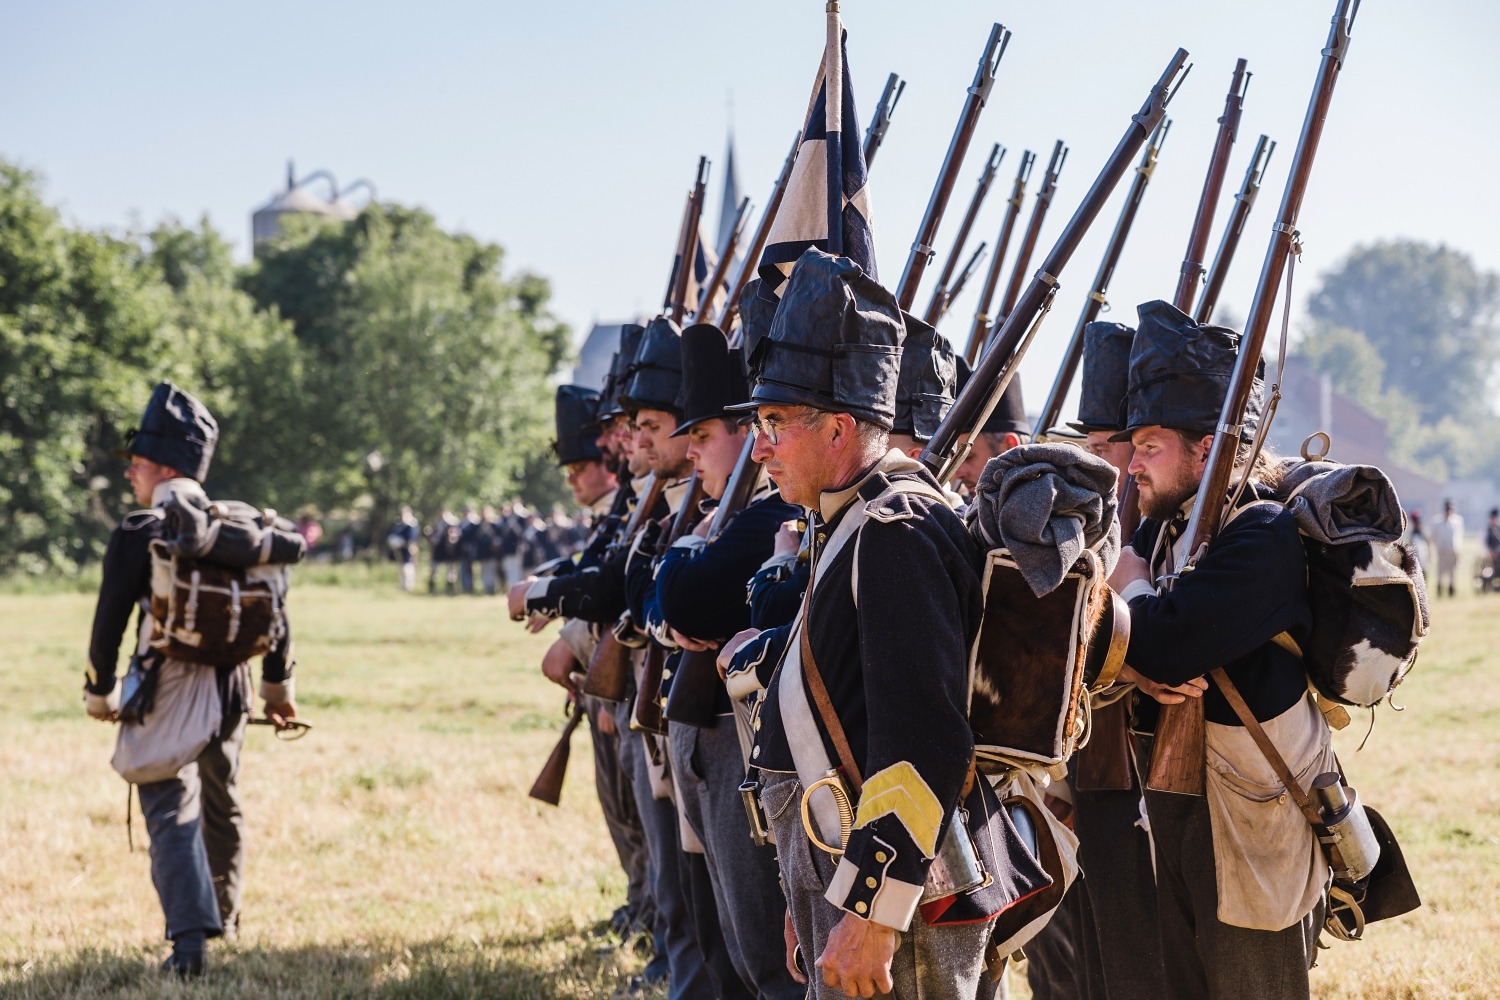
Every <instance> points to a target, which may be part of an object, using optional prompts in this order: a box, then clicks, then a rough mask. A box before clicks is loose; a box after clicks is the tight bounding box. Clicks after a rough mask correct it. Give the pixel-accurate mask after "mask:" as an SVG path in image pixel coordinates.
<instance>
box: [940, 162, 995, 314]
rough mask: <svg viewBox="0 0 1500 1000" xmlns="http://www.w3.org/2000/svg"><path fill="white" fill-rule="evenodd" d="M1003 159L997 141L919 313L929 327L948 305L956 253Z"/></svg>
mask: <svg viewBox="0 0 1500 1000" xmlns="http://www.w3.org/2000/svg"><path fill="white" fill-rule="evenodd" d="M1004 158H1005V147H1004V146H1002V145H1000V144H999V143H998V142H997V143H995V148H994V149H992V150H990V156H989V159H988V160H986V161H985V163H984V170H982V171H981V172H980V174H979V183H978V185H976V186H975V188H974V197H972V198H970V199H969V207H968V208H967V209H966V210H965V211H964V217H963V221H962V222H961V223H959V226H958V235H957V236H955V237H954V238H953V251H952V252H951V253H950V254H948V259H947V260H945V261H943V270H942V273H941V274H940V275H938V281H937V287H935V288H934V289H933V290H932V301H931V302H929V303H928V304H927V311H926V312H925V313H924V314H923V315H922V320H923V322H925V323H926V324H927V325H928V326H935V325H937V321H938V317H940V316H941V315H942V314H943V311H944V310H946V309H947V308H948V299H949V298H950V289H949V287H948V283H949V282H950V281H952V280H953V272H954V269H955V267H956V266H957V264H958V258H959V255H960V254H962V253H963V252H964V244H965V243H967V242H968V241H969V232H970V230H972V229H973V228H974V220H975V218H977V217H978V215H979V209H980V207H981V206H982V205H983V204H984V198H985V195H987V194H988V193H989V190H990V185H991V184H993V183H994V180H995V173H996V171H998V170H999V169H1000V161H1001V160H1002V159H1004Z"/></svg>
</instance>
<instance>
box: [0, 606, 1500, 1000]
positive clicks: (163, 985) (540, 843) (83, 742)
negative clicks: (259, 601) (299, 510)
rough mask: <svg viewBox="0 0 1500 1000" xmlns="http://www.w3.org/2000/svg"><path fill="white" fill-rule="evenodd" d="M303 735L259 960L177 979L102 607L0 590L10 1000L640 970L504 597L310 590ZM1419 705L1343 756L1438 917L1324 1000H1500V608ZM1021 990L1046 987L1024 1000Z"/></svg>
mask: <svg viewBox="0 0 1500 1000" xmlns="http://www.w3.org/2000/svg"><path fill="white" fill-rule="evenodd" d="M304 584H306V585H303V586H301V587H300V589H299V590H298V592H297V593H296V595H295V597H294V600H293V612H294V614H295V616H296V618H295V621H296V627H297V630H298V637H299V638H298V658H299V660H300V666H299V678H300V679H299V687H300V691H301V698H300V703H301V705H302V708H303V712H304V714H305V715H306V716H307V717H308V718H309V719H311V720H313V721H314V722H315V723H316V724H317V728H316V730H315V731H314V732H313V733H312V734H311V735H310V736H308V737H307V738H306V739H304V740H302V741H301V742H298V743H278V742H276V741H275V740H273V739H272V738H271V737H270V734H269V732H268V731H265V730H256V731H252V732H251V734H250V735H249V737H248V740H247V746H246V751H245V760H244V770H243V780H242V784H243V788H244V793H245V800H246V812H247V818H248V825H249V860H248V870H247V876H246V890H245V915H244V923H243V925H242V930H241V935H240V938H239V941H238V943H236V944H234V945H228V946H215V947H214V948H213V949H212V950H211V956H210V957H211V969H210V973H209V975H208V977H207V978H206V980H204V981H203V982H201V983H198V984H193V985H178V984H176V983H167V982H166V981H164V980H163V979H162V978H160V977H159V976H158V975H157V974H156V973H155V971H154V970H155V967H156V965H157V964H158V962H159V961H160V959H161V957H162V956H163V955H164V954H165V950H166V949H165V945H164V944H163V942H162V934H161V931H162V928H161V917H160V913H159V910H158V908H157V903H156V899H155V896H154V893H153V892H152V890H151V886H150V875H149V869H148V858H147V855H146V853H145V850H144V847H143V841H144V831H143V830H142V829H141V826H140V820H139V817H137V819H136V831H135V837H136V850H135V852H134V853H131V852H129V851H128V850H127V846H126V833H125V828H124V820H125V794H124V792H125V788H126V786H125V785H124V783H123V782H121V781H120V779H119V778H118V777H117V776H116V775H115V774H114V772H113V771H112V770H111V769H110V767H109V756H110V752H111V748H112V741H113V729H112V727H109V726H106V725H104V724H100V723H97V722H93V721H91V720H89V719H87V718H86V717H85V716H84V714H83V710H82V706H81V704H80V694H79V684H80V681H81V673H82V667H83V659H84V650H85V648H86V646H87V632H88V623H89V618H90V615H91V612H92V599H91V598H90V597H88V596H87V595H82V594H77V593H51V594H46V593H29V594H12V595H8V596H0V622H3V623H4V632H5V635H6V638H7V642H6V649H7V651H8V652H9V654H10V655H9V656H8V657H7V663H6V665H5V668H4V669H3V670H0V704H3V705H4V709H3V715H0V719H3V722H4V724H3V726H0V831H3V834H4V836H3V838H0V997H26V998H42V997H47V998H52V997H59V998H60V997H69V998H73V997H77V998H84V997H89V998H92V997H128V998H147V997H158V996H172V997H177V996H181V997H235V996H247V997H278V998H319V1000H324V998H342V997H351V998H352V997H414V998H415V997H423V998H426V997H598V996H607V995H608V994H609V993H610V992H611V991H612V990H613V989H614V988H615V987H616V985H617V984H618V983H619V982H620V980H621V978H622V977H624V976H627V975H629V974H630V973H631V972H633V971H636V970H637V969H638V968H639V965H640V959H639V957H637V956H636V955H634V954H632V953H631V952H629V951H628V950H620V949H617V948H615V947H613V942H612V940H611V939H610V938H609V937H607V936H606V935H604V934H603V933H602V922H603V921H604V920H605V919H606V918H607V916H608V914H609V913H610V911H611V910H612V909H613V908H614V907H615V906H616V905H618V903H619V902H620V901H621V899H622V897H623V891H624V889H623V879H622V877H621V875H620V872H619V870H618V866H617V864H616V863H615V860H614V854H613V851H612V850H611V848H610V847H609V843H608V838H607V836H606V834H605V832H604V827H603V822H602V820H601V819H600V816H599V808H598V803H597V801H596V800H595V798H594V796H593V788H592V779H591V774H590V756H589V752H588V745H587V740H588V736H587V734H586V732H585V733H580V734H579V736H578V738H577V739H576V740H575V743H574V749H573V768H572V770H571V774H570V775H569V779H568V784H567V787H566V789H565V791H564V794H563V806H562V808H561V809H560V810H555V809H551V808H549V807H547V806H543V805H541V804H539V803H536V802H534V801H532V800H531V799H529V798H527V797H526V789H527V788H528V787H529V785H530V783H531V780H532V778H533V777H534V776H535V773H536V771H537V769H538V767H539V766H540V765H541V763H542V761H543V760H544V759H545V757H546V755H547V753H548V751H549V750H550V748H551V746H552V743H553V741H554V736H555V732H556V730H557V728H558V725H559V724H560V722H561V719H562V699H561V697H560V696H559V694H558V693H557V690H556V689H555V688H553V687H552V686H551V685H549V684H548V683H547V682H545V681H544V680H542V679H541V677H540V675H539V674H538V672H537V669H536V664H537V662H538V659H539V657H540V654H541V652H542V650H543V649H544V648H545V646H546V644H547V643H548V642H550V641H551V638H552V633H551V632H549V633H547V634H546V635H544V636H541V637H531V636H525V635H523V634H522V633H521V630H520V629H519V628H518V627H516V626H515V625H513V624H512V623H510V622H509V621H507V620H506V618H505V614H504V610H503V607H502V606H501V604H500V602H499V601H498V600H495V599H483V598H474V599H448V598H428V597H425V596H422V597H417V596H409V595H402V594H399V593H396V592H394V591H393V590H388V589H373V590H372V589H366V588H362V587H357V586H347V585H345V586H331V585H315V584H310V583H309V582H307V581H304ZM1435 612H1436V616H1437V621H1436V626H1435V629H1434V635H1433V637H1432V638H1431V640H1429V642H1428V644H1427V646H1426V647H1425V648H1424V651H1423V653H1422V657H1421V661H1420V662H1419V664H1418V666H1417V669H1416V673H1415V674H1414V675H1413V676H1412V678H1411V680H1410V681H1409V682H1408V683H1407V685H1405V686H1404V687H1403V688H1402V689H1401V691H1400V693H1399V697H1398V699H1397V700H1398V701H1400V702H1401V703H1403V704H1404V705H1406V706H1407V709H1408V710H1407V711H1406V712H1404V713H1395V712H1392V711H1390V710H1389V709H1382V710H1381V711H1380V712H1379V713H1378V718H1377V721H1376V723H1375V730H1374V733H1373V735H1372V736H1371V737H1370V740H1369V744H1368V746H1367V747H1366V748H1365V749H1364V750H1363V751H1361V752H1356V750H1355V748H1356V747H1357V745H1358V743H1359V741H1360V739H1361V737H1362V736H1363V735H1364V730H1365V726H1366V724H1367V721H1368V720H1367V719H1366V718H1364V717H1356V723H1355V725H1354V726H1352V727H1351V728H1350V730H1347V731H1346V732H1345V733H1344V734H1341V735H1340V736H1339V737H1338V743H1339V748H1340V751H1341V756H1342V759H1343V760H1344V763H1345V765H1346V768H1347V770H1348V771H1349V773H1350V776H1351V780H1352V781H1353V782H1354V783H1355V784H1356V786H1357V787H1358V788H1359V790H1360V793H1361V795H1362V796H1363V797H1364V798H1365V799H1366V800H1367V801H1368V802H1370V803H1371V804H1373V805H1376V806H1377V807H1379V808H1380V809H1381V810H1382V811H1383V812H1384V813H1385V814H1386V815H1387V816H1388V817H1389V818H1391V820H1392V822H1393V825H1394V826H1395V827H1396V829H1397V832H1398V833H1399V834H1400V836H1401V838H1402V840H1403V843H1404V845H1405V847H1406V851H1407V855H1408V858H1409V859H1410V861H1411V864H1412V867H1413V869H1414V871H1415V874H1416V878H1417V881H1418V885H1419V888H1420V889H1421V890H1422V893H1423V896H1424V899H1425V902H1426V905H1425V906H1424V907H1423V909H1421V910H1420V911H1418V912H1417V913H1416V914H1413V915H1409V916H1407V917H1403V918H1401V919H1399V920H1397V921H1394V922H1391V923H1387V924H1383V925H1376V926H1374V927H1372V928H1371V929H1370V931H1369V933H1368V936H1367V939H1366V940H1365V941H1364V942H1362V943H1358V944H1338V945H1335V946H1334V947H1333V949H1332V950H1331V951H1328V952H1325V953H1324V957H1323V959H1322V961H1321V962H1320V966H1319V968H1318V969H1317V970H1316V971H1315V972H1314V974H1313V976H1314V979H1313V981H1314V984H1315V986H1314V992H1315V995H1317V996H1319V997H1328V998H1334V997H1338V998H1345V997H1349V998H1352V997H1454V996H1474V997H1479V996H1493V995H1495V994H1496V992H1497V990H1500V987H1497V986H1495V984H1494V981H1493V979H1492V974H1493V970H1495V969H1496V968H1500V915H1497V912H1496V907H1495V906H1494V903H1493V896H1492V895H1491V894H1492V893H1493V892H1494V891H1495V889H1496V885H1497V882H1500V878H1497V873H1500V787H1497V784H1496V782H1495V780H1494V775H1495V773H1496V765H1497V763H1500V742H1497V740H1496V735H1497V733H1500V678H1497V677H1496V676H1495V675H1494V674H1492V673H1491V672H1490V671H1491V670H1495V669H1496V668H1497V666H1500V659H1497V656H1496V650H1497V648H1500V614H1497V612H1500V598H1491V599H1489V600H1484V599H1480V598H1477V597H1466V598H1460V599H1459V600H1457V601H1449V602H1441V603H1439V604H1437V606H1436V609H1435ZM1016 994H1017V995H1024V989H1019V990H1017V991H1016Z"/></svg>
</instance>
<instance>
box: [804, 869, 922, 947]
mask: <svg viewBox="0 0 1500 1000" xmlns="http://www.w3.org/2000/svg"><path fill="white" fill-rule="evenodd" d="M858 878H859V869H858V868H856V867H855V866H854V862H852V861H849V860H848V859H847V858H840V859H839V866H838V868H837V869H836V870H835V871H834V873H833V878H832V879H830V880H829V882H828V891H827V892H825V893H824V894H823V898H824V899H826V900H828V901H829V902H830V903H832V904H833V905H834V906H836V907H838V908H839V909H841V910H844V911H845V912H846V913H853V914H854V915H855V916H856V917H859V918H860V919H861V920H873V921H875V922H876V923H877V924H882V925H884V926H886V927H894V928H896V930H898V931H905V930H908V929H910V927H911V921H912V917H914V916H916V913H917V906H918V905H919V904H920V903H921V902H922V887H921V886H920V885H912V884H911V883H910V882H903V881H901V880H900V879H897V878H891V877H889V876H887V877H885V878H883V879H881V880H880V887H879V888H878V889H876V890H875V896H874V898H873V899H871V900H870V902H869V904H868V909H869V912H868V913H860V912H858V911H857V910H850V909H848V908H847V906H846V905H845V904H847V903H848V902H849V895H850V893H852V892H853V891H854V888H855V885H856V883H857V879H858Z"/></svg>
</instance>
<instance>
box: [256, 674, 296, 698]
mask: <svg viewBox="0 0 1500 1000" xmlns="http://www.w3.org/2000/svg"><path fill="white" fill-rule="evenodd" d="M260 697H261V700H263V701H268V702H270V703H272V704H274V705H285V704H286V703H287V702H289V701H296V700H297V678H295V677H288V678H287V679H286V680H284V681H282V682H281V683H280V684H278V683H276V682H275V681H268V680H266V679H265V678H261V681H260Z"/></svg>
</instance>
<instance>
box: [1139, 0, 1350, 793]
mask: <svg viewBox="0 0 1500 1000" xmlns="http://www.w3.org/2000/svg"><path fill="white" fill-rule="evenodd" d="M1358 12H1359V0H1338V6H1337V8H1336V9H1335V10H1334V13H1333V21H1332V23H1331V25H1330V27H1329V30H1328V42H1327V44H1326V45H1325V46H1324V47H1323V53H1322V56H1323V58H1322V61H1321V62H1320V63H1319V66H1318V77H1317V82H1316V83H1315V84H1314V86H1313V93H1312V98H1311V100H1310V101H1309V102H1308V107H1307V116H1306V117H1305V118H1304V119H1303V121H1302V132H1301V134H1300V135H1299V136H1298V138H1297V151H1296V152H1295V153H1294V154H1293V155H1292V165H1291V169H1290V172H1289V173H1288V175H1287V181H1286V190H1285V191H1284V192H1283V193H1282V196H1281V208H1280V210H1279V211H1278V212H1277V213H1276V223H1275V225H1273V226H1272V227H1271V241H1270V245H1269V246H1268V247H1267V248H1266V258H1265V261H1264V263H1263V264H1262V265H1261V270H1260V280H1259V281H1258V282H1257V283H1256V286H1255V297H1254V299H1252V301H1251V306H1250V315H1249V318H1247V319H1246V320H1245V332H1244V334H1243V336H1241V338H1240V349H1239V355H1238V356H1237V357H1236V358H1235V362H1234V373H1233V374H1232V375H1231V376H1230V381H1229V391H1228V393H1226V394H1225V397H1224V406H1223V408H1222V409H1221V410H1220V411H1219V423H1218V430H1217V431H1215V433H1214V442H1213V446H1212V447H1211V448H1210V449H1209V453H1208V462H1207V465H1206V466H1205V468H1204V471H1203V479H1202V480H1201V481H1200V482H1199V484H1198V498H1197V501H1196V503H1195V504H1194V505H1193V513H1192V515H1191V516H1190V517H1189V519H1188V523H1187V528H1186V529H1185V534H1186V535H1187V537H1188V539H1189V542H1188V557H1187V560H1186V561H1185V563H1184V565H1183V567H1182V568H1181V572H1180V574H1179V575H1180V576H1186V575H1187V574H1190V573H1192V572H1193V570H1194V567H1196V566H1197V564H1198V560H1199V559H1200V558H1202V555H1203V552H1204V550H1205V549H1206V548H1207V547H1208V546H1209V544H1210V543H1211V542H1212V541H1213V539H1214V537H1215V535H1216V534H1217V532H1218V531H1219V528H1220V527H1221V524H1222V521H1223V518H1224V512H1225V508H1226V507H1227V506H1228V503H1229V484H1230V480H1231V478H1232V477H1233V475H1234V469H1235V465H1236V462H1237V459H1238V457H1239V450H1240V430H1241V427H1242V425H1243V423H1244V419H1245V407H1246V406H1247V404H1248V403H1249V401H1250V393H1251V390H1252V389H1253V388H1254V384H1255V371H1256V368H1257V366H1258V365H1259V364H1260V358H1261V352H1262V349H1263V348H1264V346H1265V341H1266V331H1267V330H1268V329H1269V328H1270V326H1271V313H1272V312H1273V311H1274V310H1275V308H1276V295H1277V292H1278V291H1279V290H1280V288H1281V274H1282V271H1283V270H1285V268H1286V266H1287V263H1288V261H1289V259H1290V257H1291V255H1292V254H1293V253H1296V252H1299V251H1300V249H1301V247H1300V243H1299V239H1298V237H1299V234H1298V232H1297V214H1298V212H1299V211H1300V210H1301V208H1302V197H1303V195H1304V194H1306V192H1307V181H1308V177H1309V176H1310V175H1311V173H1312V165H1313V157H1314V156H1315V155H1316V154H1317V151H1318V141H1319V140H1320V139H1321V138H1322V136H1323V124H1324V122H1325V121H1326V120H1327V118H1328V107H1329V104H1330V103H1331V102H1332V100H1333V87H1334V84H1335V83H1336V82H1338V75H1339V71H1340V69H1342V68H1343V64H1344V58H1345V57H1346V56H1347V55H1348V51H1349V36H1350V32H1351V31H1352V30H1353V28H1354V18H1355V15H1356V14H1358ZM1269 416H1270V414H1269V413H1268V414H1267V417H1269ZM1245 474H1246V475H1249V470H1248V469H1247V470H1245ZM1165 582H1166V585H1167V586H1168V588H1170V587H1171V585H1172V583H1173V581H1172V580H1170V579H1169V580H1167V581H1165ZM1204 727H1205V723H1204V719H1203V699H1202V698H1188V699H1185V700H1184V701H1183V702H1182V703H1181V704H1178V705H1164V706H1162V711H1161V717H1160V720H1159V721H1158V723H1157V726H1156V741H1155V742H1156V745H1155V749H1154V750H1153V752H1152V756H1151V772H1150V774H1149V776H1148V777H1147V779H1146V787H1148V788H1152V789H1155V790H1156V791H1162V792H1178V793H1181V794H1186V795H1202V794H1203V781H1204V778H1203V767H1204V755H1205V752H1206V751H1205V749H1204V741H1205V739H1206V733H1205V729H1204Z"/></svg>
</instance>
